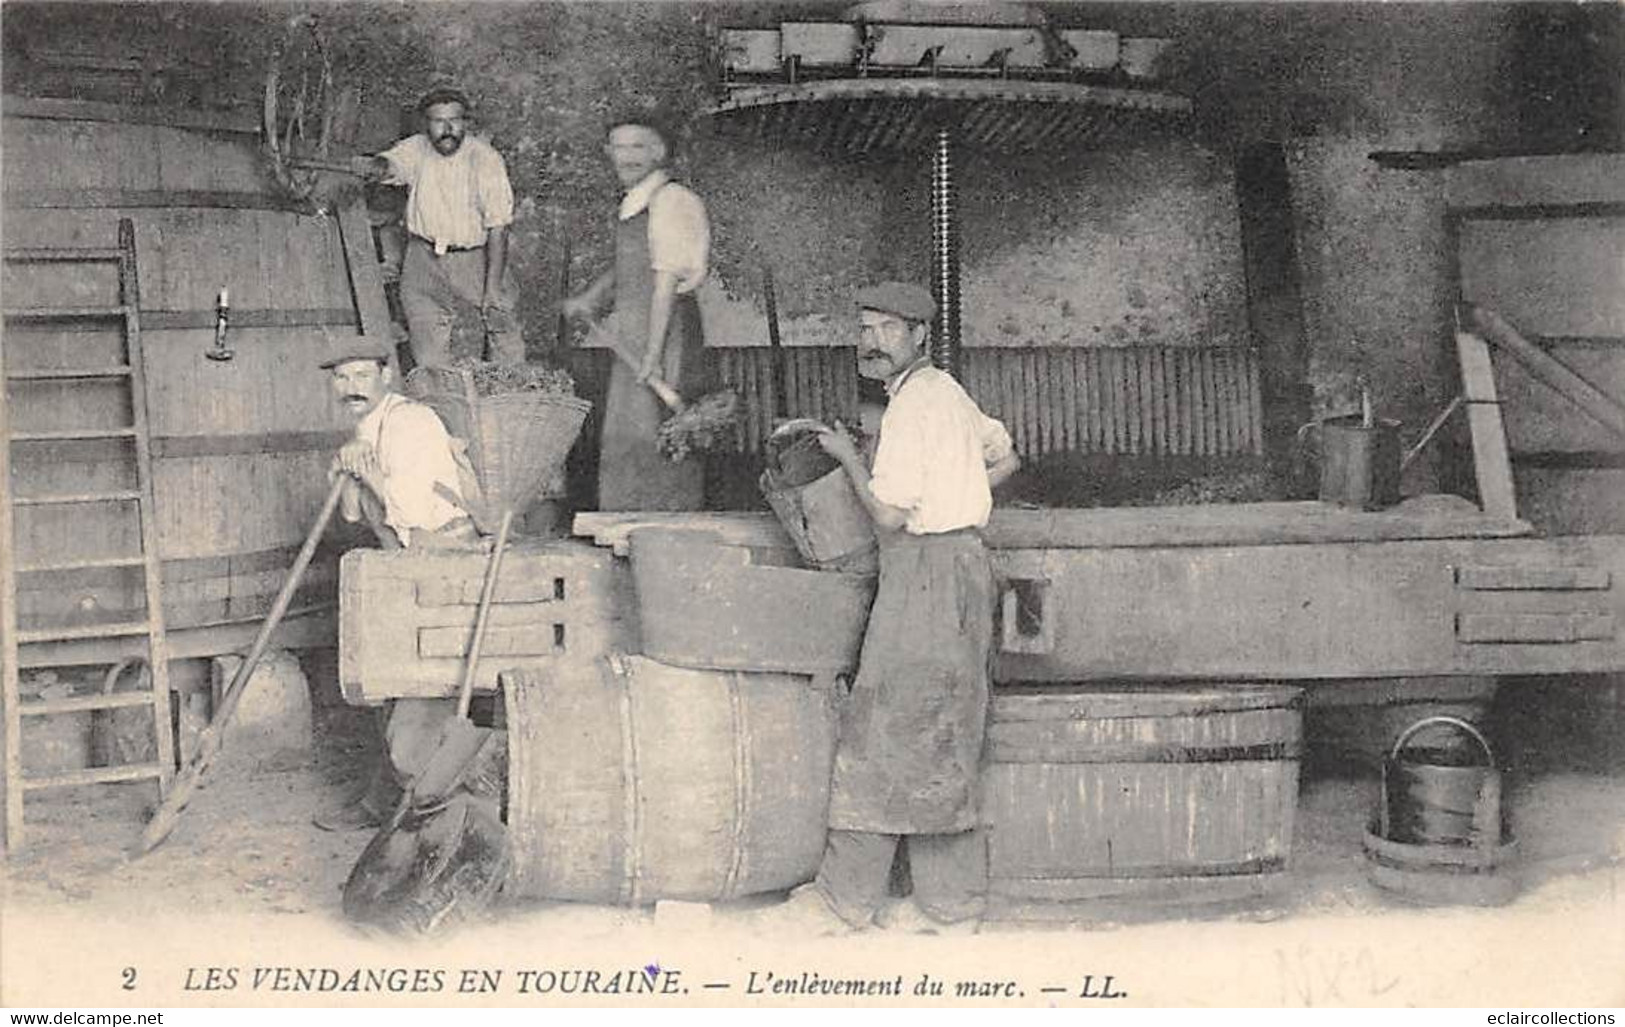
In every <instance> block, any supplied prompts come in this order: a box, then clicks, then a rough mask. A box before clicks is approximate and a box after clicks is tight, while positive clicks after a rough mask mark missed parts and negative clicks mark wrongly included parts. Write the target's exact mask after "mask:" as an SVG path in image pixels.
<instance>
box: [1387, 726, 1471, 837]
mask: <svg viewBox="0 0 1625 1027" xmlns="http://www.w3.org/2000/svg"><path fill="white" fill-rule="evenodd" d="M1433 726H1440V727H1451V728H1454V729H1455V730H1457V731H1459V732H1461V733H1463V734H1465V735H1467V736H1468V737H1469V738H1471V739H1472V740H1473V741H1474V742H1476V743H1477V744H1478V748H1479V750H1481V751H1482V752H1483V754H1484V765H1483V766H1477V765H1473V764H1472V763H1470V762H1469V761H1470V760H1472V756H1471V754H1465V755H1464V754H1462V753H1461V752H1460V751H1459V750H1455V749H1448V750H1446V749H1430V750H1426V753H1427V756H1426V759H1427V760H1428V762H1423V761H1422V760H1418V759H1415V758H1406V757H1407V755H1410V756H1413V757H1414V756H1415V755H1416V754H1417V752H1418V751H1419V750H1415V749H1412V750H1410V751H1409V753H1407V750H1406V745H1407V744H1408V743H1409V742H1410V741H1411V739H1413V738H1414V737H1416V735H1417V733H1418V732H1420V731H1422V730H1424V729H1426V728H1428V727H1433ZM1382 794H1383V800H1384V801H1383V804H1382V810H1381V813H1380V825H1379V826H1380V828H1381V831H1382V836H1383V837H1384V838H1388V839H1391V840H1393V841H1399V842H1407V843H1410V844H1420V845H1428V844H1437V845H1471V844H1474V843H1475V842H1477V841H1478V840H1479V839H1480V838H1483V839H1484V840H1485V841H1487V842H1488V843H1489V844H1491V845H1496V844H1499V843H1500V841H1501V774H1500V772H1499V771H1498V770H1496V769H1495V754H1494V752H1492V751H1491V749H1490V743H1489V741H1488V740H1487V739H1486V738H1485V737H1484V735H1483V734H1482V733H1481V732H1480V731H1479V730H1478V729H1477V728H1476V727H1474V726H1473V725H1471V724H1469V723H1468V722H1467V721H1465V720H1461V719H1459V718H1457V717H1445V716H1438V717H1423V718H1422V719H1421V720H1418V721H1417V722H1416V723H1414V724H1412V725H1411V726H1410V727H1408V728H1406V729H1405V730H1404V731H1403V732H1401V733H1400V736H1399V737H1398V738H1397V739H1395V740H1394V748H1393V751H1392V752H1390V753H1389V755H1388V758H1387V759H1386V760H1384V761H1383V764H1382Z"/></svg>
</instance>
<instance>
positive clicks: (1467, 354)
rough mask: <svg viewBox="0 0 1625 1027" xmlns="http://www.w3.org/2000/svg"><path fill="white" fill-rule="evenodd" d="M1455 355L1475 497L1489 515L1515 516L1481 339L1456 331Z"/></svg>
mask: <svg viewBox="0 0 1625 1027" xmlns="http://www.w3.org/2000/svg"><path fill="white" fill-rule="evenodd" d="M1456 355H1457V357H1458V359H1459V360H1460V361H1461V392H1462V396H1463V397H1464V399H1465V401H1466V403H1467V425H1468V427H1469V428H1470V429H1471V431H1472V437H1473V470H1474V473H1475V474H1476V476H1477V479H1478V499H1479V502H1480V503H1481V504H1482V505H1483V507H1484V512H1485V513H1486V514H1489V515H1491V516H1493V517H1506V518H1509V519H1510V518H1514V517H1517V516H1518V501H1517V493H1516V492H1515V490H1514V489H1513V487H1512V461H1511V459H1510V458H1509V457H1508V456H1507V433H1506V425H1505V424H1504V423H1503V421H1502V419H1501V399H1500V396H1499V394H1498V393H1497V392H1496V390H1495V366H1494V364H1492V363H1491V362H1490V349H1489V347H1488V346H1487V345H1485V343H1484V340H1483V339H1481V338H1479V337H1478V336H1476V335H1472V334H1470V333H1468V332H1457V333H1456Z"/></svg>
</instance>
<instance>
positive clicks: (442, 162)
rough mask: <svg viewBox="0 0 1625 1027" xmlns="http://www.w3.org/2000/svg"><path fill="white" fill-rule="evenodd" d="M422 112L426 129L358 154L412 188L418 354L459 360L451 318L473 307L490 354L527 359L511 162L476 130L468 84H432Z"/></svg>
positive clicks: (373, 169) (407, 300) (410, 268)
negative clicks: (511, 239)
mask: <svg viewBox="0 0 1625 1027" xmlns="http://www.w3.org/2000/svg"><path fill="white" fill-rule="evenodd" d="M418 113H419V115H420V116H421V117H422V120H423V131H422V132H419V133H418V134H416V135H411V136H408V137H406V138H405V139H402V140H401V141H400V142H398V143H396V144H395V145H394V146H391V147H390V148H389V149H387V150H385V151H384V152H382V153H380V154H377V155H375V156H370V157H357V158H355V160H354V162H353V164H354V168H355V171H356V173H357V174H360V175H363V176H365V177H368V178H374V179H382V180H383V182H384V183H385V184H387V185H404V186H406V187H407V189H408V194H407V198H406V230H407V232H408V234H409V236H410V238H409V239H408V240H407V244H406V256H405V258H404V259H403V261H402V266H401V284H400V288H401V306H402V307H403V308H404V309H405V312H406V325H407V329H408V331H409V332H410V334H411V337H412V359H413V360H414V361H416V363H417V364H418V365H419V366H420V367H421V366H424V365H429V366H435V367H443V366H445V365H447V364H449V363H451V360H452V353H451V334H452V327H453V325H455V324H456V322H457V316H458V313H459V311H460V310H465V309H473V310H477V311H479V316H480V321H481V324H482V325H483V326H484V329H485V339H486V345H487V347H488V348H489V350H490V358H491V359H492V360H495V361H497V362H500V363H505V364H519V363H523V362H524V359H525V340H524V338H523V336H521V334H520V331H519V322H518V320H517V319H516V318H515V317H514V312H513V310H514V299H515V296H516V295H517V290H516V289H515V287H514V281H513V273H512V271H511V270H510V269H509V267H508V226H509V225H510V224H512V223H513V188H512V186H510V185H509V183H508V168H507V165H506V164H505V163H504V162H503V160H502V155H501V154H500V153H498V152H497V151H496V150H495V149H494V148H493V147H492V146H491V144H490V143H488V142H486V141H485V140H483V139H480V138H479V137H477V136H471V135H469V134H468V128H469V119H470V115H471V113H472V107H471V105H470V104H469V101H468V97H467V96H465V95H464V94H463V92H462V91H461V90H459V89H454V88H451V87H449V86H440V87H437V88H434V89H431V90H429V92H427V93H425V94H424V96H423V99H422V100H420V101H419V102H418Z"/></svg>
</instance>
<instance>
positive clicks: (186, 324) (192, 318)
mask: <svg viewBox="0 0 1625 1027" xmlns="http://www.w3.org/2000/svg"><path fill="white" fill-rule="evenodd" d="M229 318H230V325H231V327H232V328H321V327H340V326H343V327H347V328H355V327H357V321H356V312H355V311H354V310H352V309H350V308H348V307H301V308H295V309H287V310H240V309H238V308H236V307H232V308H231V311H230V315H229ZM214 320H215V312H214V311H213V310H143V311H142V312H141V327H142V328H144V329H147V330H148V331H151V330H153V329H159V330H172V329H191V328H213V327H214Z"/></svg>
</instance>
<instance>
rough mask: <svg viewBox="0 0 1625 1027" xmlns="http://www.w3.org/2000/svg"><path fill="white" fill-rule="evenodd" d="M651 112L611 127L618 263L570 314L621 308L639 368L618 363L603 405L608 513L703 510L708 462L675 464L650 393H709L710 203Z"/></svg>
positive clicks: (603, 497) (571, 303)
mask: <svg viewBox="0 0 1625 1027" xmlns="http://www.w3.org/2000/svg"><path fill="white" fill-rule="evenodd" d="M657 120H658V119H656V118H655V117H654V116H653V115H650V114H647V113H645V112H641V111H640V112H637V113H631V114H627V115H624V116H621V117H619V118H617V119H616V120H614V121H612V122H611V124H610V129H609V136H608V140H607V142H606V145H605V147H604V152H605V154H606V155H607V156H608V157H609V161H610V164H611V165H612V166H613V167H614V170H615V176H616V178H617V179H618V180H619V181H620V183H621V187H622V188H623V189H624V190H625V194H624V195H623V196H622V199H621V203H620V207H619V208H618V209H617V211H616V219H615V264H614V266H613V267H611V268H610V269H609V270H608V271H606V272H604V274H602V275H600V276H599V277H598V278H597V279H596V280H595V281H594V282H593V283H592V284H591V285H590V286H588V287H587V288H586V289H584V290H582V291H581V292H580V293H577V294H576V295H574V296H572V297H570V298H569V299H567V300H565V302H564V305H563V310H564V313H565V315H566V316H569V317H577V318H591V317H592V316H593V315H594V314H595V313H596V312H597V311H599V310H601V309H603V308H604V307H605V306H606V305H611V304H612V305H613V307H614V312H613V314H612V315H611V319H610V327H611V330H612V331H614V332H615V333H616V334H617V336H618V337H619V340H620V346H621V348H622V349H623V350H624V351H626V352H627V353H630V354H633V355H635V358H636V361H637V364H638V367H637V368H636V369H634V368H632V367H628V366H626V364H625V363H624V362H623V361H621V360H619V359H617V360H616V362H615V365H614V368H613V369H612V370H611V372H610V380H609V390H608V393H607V395H606V397H605V399H604V418H603V421H604V428H603V436H602V440H601V443H600V449H599V458H598V508H599V509H600V510H698V509H700V508H701V506H702V505H703V502H704V498H705V497H704V468H703V465H702V464H701V462H700V461H697V460H686V461H681V462H675V463H674V462H673V461H671V460H669V459H667V458H666V456H665V455H664V454H662V453H661V452H660V450H659V448H658V447H657V445H656V434H655V433H656V430H657V429H658V428H659V427H660V422H661V421H662V420H664V419H665V417H666V416H667V411H666V408H665V407H664V406H663V405H662V403H661V402H660V400H659V399H658V398H657V397H656V396H655V394H654V393H653V392H652V391H651V390H650V389H649V388H648V385H647V383H648V381H649V379H650V378H651V377H654V376H658V377H660V378H662V379H664V380H665V381H667V382H669V383H671V384H672V385H673V386H675V387H676V389H677V391H678V392H679V393H681V394H682V395H684V396H697V395H700V394H702V393H704V392H706V391H708V388H709V373H708V372H709V368H708V366H707V362H706V359H705V357H706V354H705V350H704V345H705V337H704V332H703V330H702V327H701V324H700V311H699V303H698V302H697V300H696V297H695V292H694V291H695V290H696V289H698V288H699V286H700V284H701V283H702V282H704V281H705V278H706V275H707V274H708V273H709V270H710V255H711V252H710V251H711V226H710V222H709V220H708V219H707V217H706V212H705V204H704V203H703V202H702V201H701V200H700V198H699V197H698V196H697V195H695V193H694V192H693V191H692V190H690V189H689V188H688V187H687V186H684V185H682V184H680V183H678V182H674V181H672V179H671V175H670V173H669V172H668V171H667V170H666V162H667V160H668V158H669V157H670V136H669V134H668V132H667V131H666V130H665V129H663V128H662V127H661V126H660V125H659V124H657V123H656V122H657Z"/></svg>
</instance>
